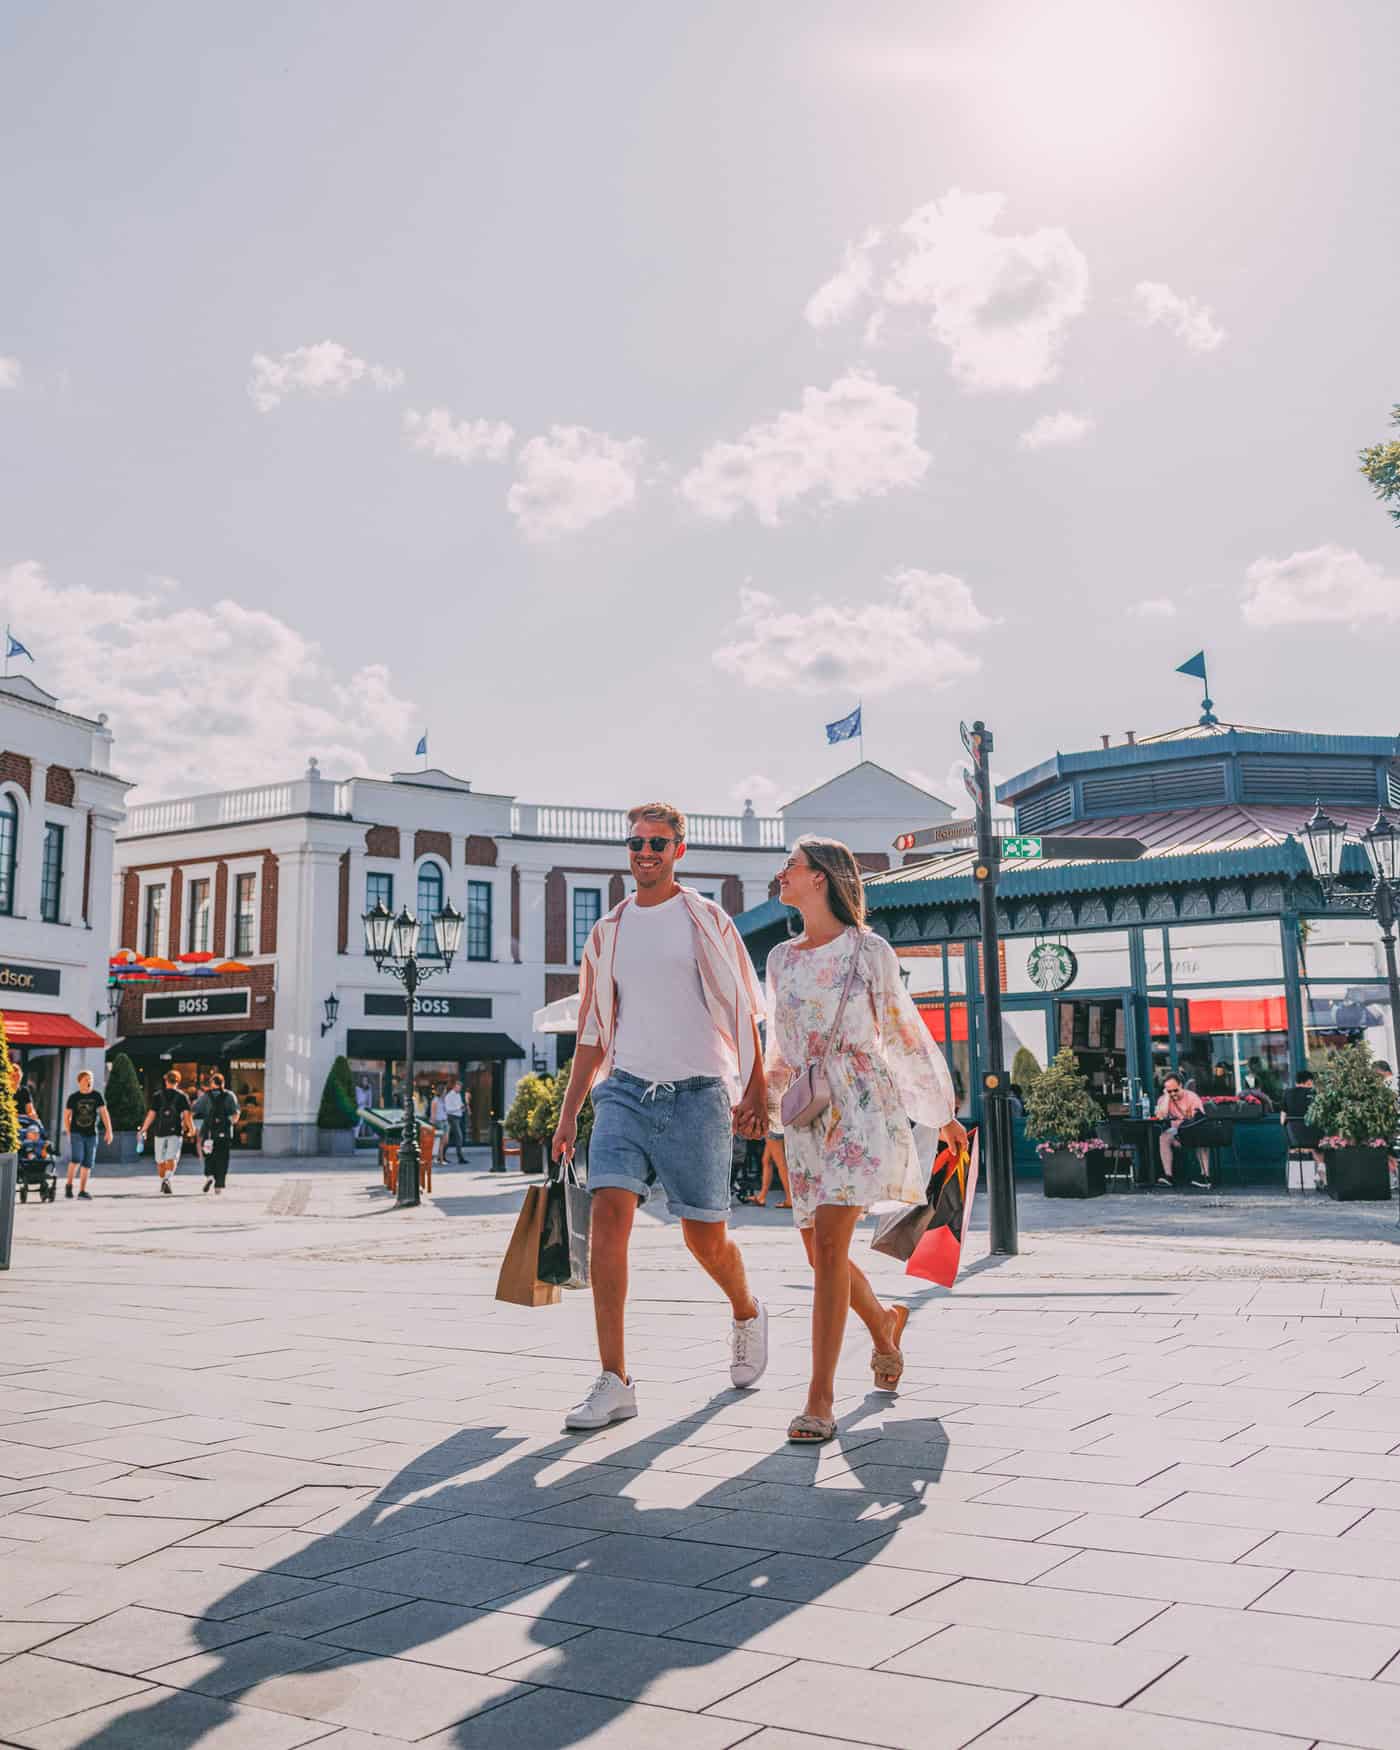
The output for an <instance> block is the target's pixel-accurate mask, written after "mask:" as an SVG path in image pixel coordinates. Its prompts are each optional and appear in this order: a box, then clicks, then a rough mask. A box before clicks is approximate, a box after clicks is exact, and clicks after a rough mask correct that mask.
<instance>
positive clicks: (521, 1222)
mask: <svg viewBox="0 0 1400 1750" xmlns="http://www.w3.org/2000/svg"><path fill="white" fill-rule="evenodd" d="M547 1189H548V1187H546V1186H544V1185H531V1187H530V1189H529V1190H528V1191H527V1192H526V1193H525V1201H524V1203H522V1204H521V1206H520V1214H519V1215H518V1216H517V1217H516V1221H515V1231H514V1233H512V1234H511V1236H510V1244H509V1245H508V1246H507V1247H506V1255H505V1257H504V1258H503V1259H502V1260H501V1274H500V1275H499V1277H498V1278H497V1279H496V1299H497V1300H504V1301H507V1302H509V1304H510V1305H511V1306H554V1305H556V1304H557V1302H558V1300H559V1289H558V1288H557V1287H556V1286H555V1285H554V1284H553V1283H552V1282H541V1281H540V1277H539V1259H540V1233H541V1231H542V1229H543V1227H544V1215H545V1194H546V1191H547Z"/></svg>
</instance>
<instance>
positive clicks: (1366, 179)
mask: <svg viewBox="0 0 1400 1750" xmlns="http://www.w3.org/2000/svg"><path fill="white" fill-rule="evenodd" d="M1397 63H1400V33H1397V32H1396V30H1395V28H1394V18H1393V12H1392V8H1391V6H1390V5H1389V4H1387V3H1384V0H1349V3H1348V4H1347V5H1346V6H1345V7H1339V6H1336V5H1335V4H1331V3H1330V0H1160V3H1159V0H1062V3H1060V4H1057V5H1055V6H1049V5H1046V4H1043V3H1041V0H977V3H975V4H973V3H968V4H962V3H958V4H951V3H947V0H921V3H917V4H905V3H902V0H884V3H883V4H881V5H880V6H879V7H875V8H872V7H858V6H854V5H851V4H849V0H846V3H843V4H831V3H827V0H706V3H705V4H704V5H703V6H702V5H699V4H681V3H677V4H673V5H667V6H657V5H655V4H646V3H633V0H595V3H594V4H592V5H589V6H587V7H583V6H578V5H574V4H569V3H567V0H551V3H548V4H541V3H539V0H514V3H513V4H512V5H511V6H509V7H496V6H488V5H485V4H480V3H478V4H474V5H472V4H445V3H438V4H429V3H421V0H420V3H415V0H404V3H402V4H399V5H397V6H394V7H392V8H391V7H388V6H386V5H384V4H382V3H379V4H367V3H364V0H338V3H337V5H336V6H335V7H334V8H327V7H306V6H303V7H287V6H285V5H283V4H277V5H273V4H267V3H265V0H243V3H242V4H240V5H239V6H237V7H207V6H189V5H187V4H183V3H179V0H127V3H126V4H124V5H122V6H120V7H108V8H99V7H96V6H93V5H90V4H73V3H70V0H42V3H39V0H10V4H9V5H8V6H6V7H5V8H4V10H3V13H2V14H0V211H3V212H4V214H5V224H4V239H5V245H6V248H5V265H4V271H3V273H0V609H3V614H4V618H5V619H6V620H7V621H8V622H9V623H10V624H11V626H12V627H13V628H14V632H15V634H16V635H17V636H18V637H19V638H21V639H22V641H23V642H24V644H25V645H26V646H27V647H28V648H29V649H30V650H31V651H32V652H33V656H34V662H33V664H32V665H31V664H30V663H28V662H27V661H25V660H24V659H23V658H20V659H18V661H17V667H18V668H19V669H21V670H23V672H25V673H29V674H32V676H33V678H34V679H35V680H36V681H37V682H38V683H39V684H40V685H41V686H45V687H47V688H48V689H49V690H50V691H52V692H54V693H56V694H57V695H58V696H59V697H60V699H61V701H62V702H63V703H65V704H66V705H68V706H70V707H71V708H74V709H78V710H82V711H89V712H96V711H99V710H102V711H106V712H107V713H108V715H109V717H110V719H111V722H112V727H113V730H114V732H115V734H116V737H117V744H116V753H115V764H116V766H117V768H118V769H119V770H120V771H121V772H122V773H123V775H125V776H129V777H131V778H134V779H136V780H137V781H138V783H139V790H138V792H137V795H138V796H139V797H153V796H159V795H172V794H183V793H189V792H192V791H200V790H208V789H215V788H220V787H222V786H224V785H230V784H246V783H257V782H263V781H268V780H273V779H278V778H284V777H290V776H294V775H296V774H298V773H299V772H300V771H301V770H302V769H303V768H304V766H305V763H306V760H307V758H308V756H311V755H314V756H316V757H317V758H318V759H319V760H320V763H321V767H322V769H323V771H325V772H327V773H328V774H329V775H333V776H339V775H343V774H348V773H351V772H385V771H390V770H395V769H403V768H411V767H412V766H413V765H414V764H415V763H416V762H415V761H414V759H413V750H414V747H415V744H416V743H417V740H418V738H419V736H420V735H421V734H423V733H424V731H425V730H426V732H427V734H428V737H429V750H430V759H431V763H432V764H434V765H437V766H441V767H443V768H445V769H446V770H448V771H450V772H453V773H455V774H457V775H459V776H461V777H465V778H469V779H470V780H471V781H472V782H473V784H474V785H475V787H476V788H478V789H481V790H485V791H492V792H507V793H510V794H515V795H518V796H520V797H521V798H522V799H525V800H529V801H536V802H554V803H563V802H577V803H593V804H597V805H610V806H619V805H626V804H628V803H629V802H631V801H633V800H635V799H637V798H639V797H640V796H642V795H644V794H645V795H647V796H652V795H656V794H661V795H663V796H665V797H667V798H669V799H672V800H674V801H676V802H677V803H678V804H680V805H681V806H683V807H688V808H692V809H707V810H720V811H729V810H737V809H739V808H740V807H741V806H742V804H743V801H744V799H745V798H749V797H751V798H753V800H754V802H755V806H756V807H757V808H758V810H759V812H760V813H763V812H767V811H770V810H771V809H772V808H773V807H775V806H776V805H777V804H778V803H780V802H782V801H784V800H786V799H788V798H789V797H792V796H795V795H798V794H800V793H801V792H803V791H806V790H808V789H810V788H811V787H813V786H814V785H816V784H819V783H821V782H822V781H823V780H824V779H826V778H828V777H830V776H833V775H834V774H835V773H836V772H838V771H840V770H842V769H843V768H844V767H845V766H847V765H849V764H850V763H851V760H852V758H853V757H854V753H855V749H854V748H853V747H852V746H849V745H842V746H839V747H828V746H827V744H826V740H825V736H824V733H823V724H824V723H826V722H828V721H830V720H832V719H835V718H839V717H841V716H844V715H845V714H846V713H847V712H848V711H850V710H851V709H852V707H853V706H854V705H855V704H856V703H857V701H860V702H862V704H863V709H864V720H865V739H864V752H865V754H866V756H867V757H869V758H871V759H875V760H878V761H879V762H880V763H881V764H883V765H886V766H888V767H890V768H891V769H893V770H895V771H897V772H899V773H901V774H903V775H906V776H909V777H912V778H913V779H914V780H915V781H916V782H921V783H923V784H924V785H925V786H926V787H928V788H931V789H933V790H934V791H936V792H940V793H944V794H946V795H947V796H948V799H949V800H951V801H957V800H958V799H959V796H960V791H959V789H958V788H957V786H958V777H957V773H958V770H959V768H960V764H961V759H960V749H959V740H958V723H959V720H960V719H966V720H969V721H970V720H972V719H973V718H976V717H982V718H984V719H985V720H986V721H987V722H988V723H989V724H991V726H992V727H993V729H994V731H995V734H996V753H995V756H994V763H995V766H996V768H997V769H998V770H999V771H1001V772H1003V773H1010V772H1014V771H1019V770H1022V769H1024V768H1026V767H1028V766H1031V765H1033V764H1035V763H1037V762H1038V761H1040V760H1042V759H1044V758H1046V757H1048V756H1049V755H1050V754H1051V753H1052V752H1053V751H1055V750H1056V749H1057V748H1059V749H1071V748H1082V747H1088V746H1097V744H1098V738H1099V736H1100V734H1103V733H1108V734H1111V735H1112V736H1113V738H1114V740H1115V741H1117V740H1121V739H1123V737H1124V735H1125V734H1126V732H1127V731H1128V730H1130V729H1131V730H1134V731H1135V732H1137V733H1138V734H1149V733H1154V732H1157V731H1161V730H1164V729H1169V728H1171V727H1174V726H1177V725H1181V724H1187V723H1191V722H1194V721H1195V718H1196V716H1197V715H1198V714H1199V710H1200V688H1199V685H1198V683H1196V682H1194V681H1192V680H1190V679H1188V678H1185V677H1182V676H1179V675H1177V674H1175V673H1174V670H1175V668H1176V666H1177V664H1178V663H1180V662H1181V661H1183V660H1184V659H1186V658H1187V657H1189V656H1191V655H1192V654H1193V653H1194V652H1195V651H1197V650H1198V649H1201V648H1202V647H1204V649H1205V650H1206V653H1207V658H1208V661H1209V664H1210V680H1211V692H1212V696H1213V698H1214V699H1215V702H1216V707H1217V711H1218V713H1219V714H1220V715H1221V716H1222V717H1224V718H1226V719H1228V720H1231V721H1235V722H1241V723H1248V724H1261V725H1266V726H1277V727H1297V728H1312V729H1320V730H1328V731H1355V732H1362V733H1372V734H1378V733H1379V734H1387V733H1394V732H1395V731H1396V730H1397V729H1400V706H1398V705H1397V702H1396V698H1395V692H1396V689H1395V685H1394V675H1395V670H1396V657H1397V652H1398V651H1400V529H1397V528H1396V526H1395V525H1394V524H1393V523H1391V522H1390V521H1388V520H1387V518H1386V515H1385V512H1384V510H1383V508H1382V507H1381V506H1380V505H1379V504H1377V502H1376V501H1375V499H1374V498H1373V497H1372V495H1371V493H1370V489H1369V487H1368V486H1367V484H1366V482H1365V480H1364V479H1363V477H1362V476H1361V474H1360V473H1359V472H1358V470H1357V466H1356V455H1357V451H1358V450H1359V449H1360V448H1361V447H1362V446H1363V445H1364V444H1368V443H1372V442H1375V441H1378V440H1379V439H1382V438H1383V437H1385V436H1386V435H1388V419H1389V412H1390V408H1391V406H1392V404H1393V403H1395V402H1397V401H1400V324H1398V323H1397V322H1396V320H1395V312H1396V287H1397V285H1400V182H1397V179H1396V176H1395V165H1396V163H1397V161H1398V160H1400V105H1397V104H1396V103H1395V101H1394V92H1395V89H1396V77H1397V73H1400V65H1397Z"/></svg>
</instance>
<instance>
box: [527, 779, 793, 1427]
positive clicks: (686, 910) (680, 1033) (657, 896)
mask: <svg viewBox="0 0 1400 1750" xmlns="http://www.w3.org/2000/svg"><path fill="white" fill-rule="evenodd" d="M627 818H628V823H629V827H630V832H629V834H628V837H627V840H626V844H627V852H628V860H629V863H630V866H631V870H632V876H633V879H634V881H635V882H636V892H635V894H632V895H629V896H628V897H627V898H625V899H623V900H621V901H620V902H619V903H618V904H617V905H615V906H614V907H613V909H612V910H611V911H610V912H609V913H608V914H607V916H606V917H604V918H601V919H600V920H599V921H598V922H597V923H596V924H595V925H594V926H593V930H592V933H591V934H590V936H589V938H588V945H587V947H586V948H585V950H584V955H583V965H582V968H581V969H580V973H579V1033H578V1046H577V1049H576V1050H575V1052H574V1060H573V1066H572V1068H571V1070H570V1073H569V1085H568V1088H567V1089H566V1091H565V1094H564V1101H563V1106H562V1110H561V1113H560V1117H559V1123H558V1127H557V1128H556V1130H555V1132H554V1139H553V1142H552V1143H551V1145H550V1153H551V1156H552V1157H553V1159H554V1160H556V1161H562V1160H567V1159H572V1158H573V1153H574V1145H575V1143H576V1142H577V1139H578V1114H579V1108H580V1107H581V1106H582V1104H583V1102H584V1099H585V1098H586V1097H587V1095H588V1092H589V1089H590V1088H591V1087H592V1086H593V1083H594V1080H595V1078H596V1079H597V1083H598V1085H597V1087H596V1088H595V1089H594V1091H593V1113H594V1117H593V1134H592V1138H591V1140H590V1142H589V1148H588V1189H589V1191H590V1193H591V1196H592V1223H591V1225H592V1235H591V1254H592V1265H591V1272H592V1282H593V1316H594V1320H595V1323H596V1325H597V1333H598V1357H599V1360H600V1362H601V1365H602V1371H601V1373H600V1374H599V1376H598V1378H597V1379H596V1380H595V1381H594V1383H593V1385H592V1387H591V1388H590V1390H589V1392H588V1395H587V1397H585V1398H584V1400H583V1402H582V1403H580V1404H576V1405H575V1406H574V1408H573V1409H571V1410H570V1411H569V1413H568V1415H567V1416H566V1417H565V1419H564V1420H565V1426H566V1427H569V1428H602V1427H605V1426H606V1425H607V1424H608V1423H609V1422H617V1421H621V1420H622V1419H623V1418H625V1417H628V1416H635V1415H636V1414H637V1392H636V1386H635V1383H634V1381H633V1379H632V1376H631V1374H630V1373H629V1372H628V1371H627V1359H626V1336H625V1324H626V1308H627V1252H628V1244H629V1241H630V1239H631V1234H632V1223H633V1219H634V1217H635V1215H636V1213H637V1207H638V1205H639V1204H641V1203H644V1202H645V1201H646V1200H647V1198H648V1196H649V1195H650V1194H651V1187H652V1185H653V1183H654V1182H659V1183H660V1186H661V1189H662V1190H663V1191H664V1192H665V1194H666V1201H667V1205H668V1206H669V1208H670V1210H671V1213H672V1214H673V1215H676V1216H679V1218H680V1224H681V1232H682V1234H683V1236H684V1239H685V1244H686V1247H687V1249H688V1250H689V1252H690V1254H691V1256H692V1257H693V1258H694V1259H695V1260H696V1262H697V1263H698V1264H699V1265H700V1267H701V1269H703V1270H704V1271H705V1272H706V1274H707V1275H708V1276H709V1277H710V1278H711V1279H712V1280H713V1281H714V1282H715V1283H716V1284H717V1285H718V1286H719V1288H720V1289H721V1290H722V1292H723V1293H724V1294H725V1296H726V1297H727V1298H728V1301H729V1304H730V1310H731V1312H732V1314H733V1323H732V1325H731V1328H730V1365H729V1377H730V1381H731V1383H732V1384H734V1385H736V1386H745V1387H746V1386H753V1385H757V1383H758V1381H759V1379H760V1378H761V1377H762V1375H763V1371H764V1369H765V1368H766V1367H767V1365H768V1314H767V1310H766V1308H765V1307H764V1306H763V1305H762V1304H761V1303H760V1302H759V1301H757V1300H755V1299H754V1297H753V1295H752V1294H751V1293H750V1292H749V1283H748V1277H747V1275H746V1273H745V1270H744V1259H743V1255H742V1254H741V1252H740V1251H739V1248H738V1247H737V1246H736V1245H735V1244H734V1242H733V1240H732V1239H731V1238H730V1236H729V1230H728V1220H729V1170H730V1157H731V1154H732V1150H733V1137H734V1134H735V1132H736V1131H737V1132H738V1134H740V1135H742V1136H750V1137H757V1136H761V1135H762V1134H763V1130H764V1126H765V1124H766V1122H767V1094H766V1088H765V1083H764V1072H763V1057H762V1053H761V1051H760V1049H759V1039H758V1023H759V1021H760V1019H761V1018H762V1012H763V999H762V996H761V994H760V992H759V988H758V980H757V978H756V977H755V975H754V970H753V963H752V961H750V959H749V955H748V950H747V949H746V948H745V947H744V944H743V940H742V938H741V937H740V935H739V932H738V931H737V930H736V929H735V927H734V925H733V923H732V921H731V920H730V918H729V916H728V914H727V913H726V912H725V911H724V910H723V908H722V907H720V906H718V905H716V904H715V903H714V901H713V900H709V899H704V898H702V897H701V895H700V894H698V893H696V892H694V891H693V889H691V888H689V887H682V886H681V885H680V883H679V882H678V881H677V880H676V866H677V865H678V864H679V863H680V861H681V860H682V858H683V857H684V856H685V816H684V814H682V813H681V812H680V810H679V809H677V808H674V807H672V806H671V805H670V804H669V803H666V802H647V803H643V804H641V805H640V806H639V807H636V808H633V809H630V810H629V811H628V816H627Z"/></svg>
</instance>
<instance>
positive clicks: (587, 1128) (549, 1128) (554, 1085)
mask: <svg viewBox="0 0 1400 1750" xmlns="http://www.w3.org/2000/svg"><path fill="white" fill-rule="evenodd" d="M546 1085H547V1087H548V1089H549V1093H548V1096H547V1098H546V1100H545V1107H544V1122H545V1125H546V1129H545V1133H544V1140H546V1141H547V1140H548V1139H549V1138H550V1137H552V1136H553V1135H554V1132H555V1130H556V1129H557V1128H558V1125H559V1119H560V1117H561V1116H562V1114H563V1110H564V1095H565V1093H566V1091H567V1090H568V1086H569V1066H568V1064H565V1065H564V1067H563V1069H561V1070H560V1071H559V1073H558V1074H557V1075H553V1076H550V1077H548V1078H547V1082H546ZM592 1134H593V1101H592V1099H591V1098H589V1099H586V1100H585V1101H584V1102H583V1105H582V1106H581V1107H580V1108H579V1114H578V1144H579V1147H580V1148H586V1147H587V1146H588V1139H589V1137H590V1136H591V1135H592Z"/></svg>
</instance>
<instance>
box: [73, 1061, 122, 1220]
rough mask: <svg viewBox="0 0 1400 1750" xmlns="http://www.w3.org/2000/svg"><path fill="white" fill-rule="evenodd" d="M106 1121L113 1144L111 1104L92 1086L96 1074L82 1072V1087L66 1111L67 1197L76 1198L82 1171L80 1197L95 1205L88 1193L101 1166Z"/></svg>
mask: <svg viewBox="0 0 1400 1750" xmlns="http://www.w3.org/2000/svg"><path fill="white" fill-rule="evenodd" d="M99 1117H100V1118H101V1120H102V1133H103V1135H104V1136H105V1137H106V1139H107V1141H108V1142H109V1143H110V1142H111V1140H112V1119H111V1115H110V1114H109V1112H108V1111H107V1102H106V1101H105V1100H104V1099H103V1098H102V1090H101V1089H100V1088H95V1087H93V1085H92V1071H91V1070H87V1069H80V1070H79V1071H78V1087H77V1091H76V1093H72V1094H70V1095H69V1096H68V1102H67V1104H66V1105H65V1106H64V1108H63V1131H64V1135H65V1136H67V1138H68V1181H67V1183H66V1184H65V1185H64V1187H63V1195H64V1196H65V1197H71V1196H72V1195H73V1173H74V1169H75V1168H79V1167H80V1168H81V1169H82V1170H81V1172H80V1173H79V1174H78V1195H79V1197H82V1198H85V1199H87V1201H89V1202H91V1200H92V1199H91V1195H90V1193H89V1191H88V1175H89V1173H91V1171H92V1169H93V1168H94V1167H95V1166H96V1165H97V1121H98V1118H99Z"/></svg>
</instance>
